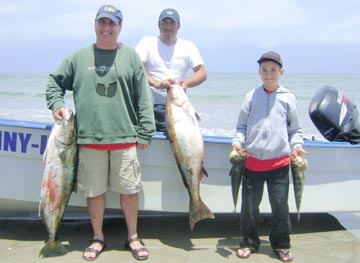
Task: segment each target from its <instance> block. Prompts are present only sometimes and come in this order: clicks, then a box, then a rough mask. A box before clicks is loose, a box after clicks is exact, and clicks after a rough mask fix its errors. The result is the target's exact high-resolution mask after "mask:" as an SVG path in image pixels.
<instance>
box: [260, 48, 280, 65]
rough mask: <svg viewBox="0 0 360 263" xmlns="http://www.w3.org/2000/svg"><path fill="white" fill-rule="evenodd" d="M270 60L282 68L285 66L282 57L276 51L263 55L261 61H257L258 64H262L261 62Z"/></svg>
mask: <svg viewBox="0 0 360 263" xmlns="http://www.w3.org/2000/svg"><path fill="white" fill-rule="evenodd" d="M269 60H271V61H274V62H276V63H278V64H279V65H280V66H281V67H282V66H283V62H282V59H281V56H280V55H279V54H278V53H276V52H274V51H269V52H266V53H264V54H262V55H261V57H260V58H259V60H258V61H257V63H259V64H261V62H263V61H269Z"/></svg>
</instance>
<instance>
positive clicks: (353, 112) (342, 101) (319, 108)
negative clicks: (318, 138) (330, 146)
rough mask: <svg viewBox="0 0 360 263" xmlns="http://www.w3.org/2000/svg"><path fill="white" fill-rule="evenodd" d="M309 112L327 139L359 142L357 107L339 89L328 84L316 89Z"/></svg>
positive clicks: (359, 131) (359, 130)
mask: <svg viewBox="0 0 360 263" xmlns="http://www.w3.org/2000/svg"><path fill="white" fill-rule="evenodd" d="M309 114H310V118H311V120H312V122H313V123H314V124H315V126H316V128H317V129H318V130H319V131H320V133H321V134H322V135H323V136H324V137H325V138H326V139H327V140H329V141H341V142H350V143H351V144H357V143H360V126H359V120H358V116H359V113H358V110H357V107H356V105H354V104H353V103H352V102H351V101H350V100H349V99H348V98H347V97H346V96H345V95H344V94H343V93H341V92H340V91H339V90H337V89H335V88H333V87H329V86H325V87H323V88H321V89H320V90H318V92H317V93H316V94H315V95H314V97H313V99H312V100H311V102H310V105H309Z"/></svg>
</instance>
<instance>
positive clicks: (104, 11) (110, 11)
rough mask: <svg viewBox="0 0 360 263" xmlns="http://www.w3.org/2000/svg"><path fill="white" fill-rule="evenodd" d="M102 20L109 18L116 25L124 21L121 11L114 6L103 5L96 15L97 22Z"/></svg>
mask: <svg viewBox="0 0 360 263" xmlns="http://www.w3.org/2000/svg"><path fill="white" fill-rule="evenodd" d="M101 18H109V19H111V20H112V21H113V22H114V23H116V24H119V23H121V22H122V20H123V16H122V13H121V11H120V10H119V9H118V8H116V7H115V6H112V5H103V6H101V7H100V8H99V10H98V12H97V14H96V20H99V19H101Z"/></svg>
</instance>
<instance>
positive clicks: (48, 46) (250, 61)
mask: <svg viewBox="0 0 360 263" xmlns="http://www.w3.org/2000/svg"><path fill="white" fill-rule="evenodd" d="M104 4H113V5H115V6H117V7H118V8H119V9H121V11H122V13H123V17H124V20H123V27H122V31H121V33H120V36H119V41H121V42H123V43H124V44H127V45H129V46H132V47H135V45H136V44H137V43H138V41H140V39H141V38H142V37H144V36H149V35H158V34H159V30H158V27H157V22H158V17H159V14H160V12H161V10H162V9H164V8H168V7H172V8H175V9H177V10H178V12H179V14H180V22H181V28H180V29H179V31H178V38H183V39H188V40H191V41H192V42H194V43H195V44H196V46H197V47H198V49H199V51H200V53H201V55H202V57H203V59H204V61H205V65H206V68H207V70H208V71H209V72H256V71H257V70H258V65H257V63H256V61H257V59H258V58H259V57H260V55H261V54H263V53H264V52H266V51H270V50H274V51H276V52H278V53H280V54H281V56H282V58H283V61H284V68H285V70H286V71H287V72H294V73H360V1H359V0H271V1H269V0H255V1H249V0H222V1H210V0H196V1H194V0H177V1H171V0H167V1H165V0H117V1H110V0H109V1H102V0H32V1H29V0H0V6H1V9H0V21H1V27H0V60H1V63H0V72H51V71H53V70H54V69H55V68H56V67H57V66H58V65H59V64H60V63H61V62H62V60H63V59H64V58H65V57H66V56H67V55H69V54H71V53H72V52H74V51H76V50H78V49H80V48H82V47H84V46H86V45H89V44H91V43H93V42H94V41H95V33H94V18H95V14H96V12H97V10H98V8H99V7H100V6H101V5H104Z"/></svg>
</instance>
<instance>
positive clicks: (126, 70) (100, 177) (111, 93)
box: [46, 5, 155, 260]
mask: <svg viewBox="0 0 360 263" xmlns="http://www.w3.org/2000/svg"><path fill="white" fill-rule="evenodd" d="M122 20H123V17H122V13H121V11H120V10H119V9H117V8H116V7H114V6H111V5H105V6H101V7H100V9H99V10H98V12H97V14H96V18H95V33H96V43H95V44H93V45H89V46H87V47H85V48H82V49H80V50H78V51H76V52H75V53H73V54H71V55H69V56H68V57H67V58H65V60H64V61H63V62H62V64H61V65H60V66H59V67H58V69H56V70H55V71H54V72H53V73H52V74H50V75H49V78H48V83H47V88H46V101H47V106H48V108H49V109H50V110H52V112H53V115H54V119H55V120H61V119H62V118H63V116H64V115H63V114H64V107H65V105H64V95H65V92H66V91H72V92H73V98H74V105H75V111H76V120H77V143H78V144H79V163H78V188H79V189H80V190H83V191H84V192H85V194H86V197H87V205H88V209H89V214H90V218H91V224H92V228H93V239H92V241H91V244H90V246H89V247H87V248H86V249H85V251H84V253H83V258H84V259H85V260H94V259H96V258H97V256H98V255H99V254H100V253H101V251H102V250H103V249H104V248H105V246H106V243H105V237H104V234H103V230H102V227H103V218H104V212H105V192H106V191H107V190H112V191H115V192H117V193H119V194H120V203H121V208H122V210H123V212H124V215H125V220H126V224H127V228H128V238H127V239H126V240H125V247H126V248H127V249H129V250H130V251H131V252H132V254H133V256H134V257H135V258H136V259H147V258H148V256H149V251H148V250H147V249H146V248H145V247H144V244H143V242H142V241H141V239H140V238H138V234H137V216H138V214H137V213H138V192H139V191H140V189H141V174H140V167H139V161H138V149H145V148H146V147H147V146H148V145H149V144H150V141H151V138H152V135H153V134H154V133H155V121H154V114H153V102H152V96H151V93H150V89H149V87H148V86H147V85H148V84H147V79H146V74H145V71H144V67H143V63H142V62H141V60H140V58H139V56H138V55H137V53H136V52H135V50H133V49H132V48H130V47H129V46H126V45H124V44H123V43H118V42H117V38H118V36H119V34H120V31H121V28H122Z"/></svg>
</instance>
